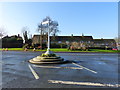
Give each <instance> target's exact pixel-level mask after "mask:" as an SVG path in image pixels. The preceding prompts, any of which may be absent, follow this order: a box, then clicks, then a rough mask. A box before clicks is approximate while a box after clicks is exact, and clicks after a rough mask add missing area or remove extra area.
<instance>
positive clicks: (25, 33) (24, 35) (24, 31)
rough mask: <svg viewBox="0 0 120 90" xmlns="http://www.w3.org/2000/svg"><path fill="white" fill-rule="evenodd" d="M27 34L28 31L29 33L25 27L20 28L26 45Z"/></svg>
mask: <svg viewBox="0 0 120 90" xmlns="http://www.w3.org/2000/svg"><path fill="white" fill-rule="evenodd" d="M29 32H30V31H29V28H28V27H27V26H25V27H23V28H22V34H23V37H24V41H25V43H28V35H29Z"/></svg>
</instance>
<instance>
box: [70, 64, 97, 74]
mask: <svg viewBox="0 0 120 90" xmlns="http://www.w3.org/2000/svg"><path fill="white" fill-rule="evenodd" d="M72 64H74V65H76V66H79V67H81V68H84V69H86V70H88V71H91V72H93V73H97V72H96V71H93V70H91V69H88V68H86V67H83V66H81V65H79V64H76V63H72Z"/></svg>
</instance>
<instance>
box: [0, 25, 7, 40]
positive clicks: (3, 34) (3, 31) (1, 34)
mask: <svg viewBox="0 0 120 90" xmlns="http://www.w3.org/2000/svg"><path fill="white" fill-rule="evenodd" d="M5 35H6V31H5V28H3V27H0V38H2V37H3V36H5Z"/></svg>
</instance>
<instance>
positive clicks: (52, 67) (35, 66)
mask: <svg viewBox="0 0 120 90" xmlns="http://www.w3.org/2000/svg"><path fill="white" fill-rule="evenodd" d="M33 66H34V67H42V68H66V69H83V68H76V67H56V66H38V65H33Z"/></svg>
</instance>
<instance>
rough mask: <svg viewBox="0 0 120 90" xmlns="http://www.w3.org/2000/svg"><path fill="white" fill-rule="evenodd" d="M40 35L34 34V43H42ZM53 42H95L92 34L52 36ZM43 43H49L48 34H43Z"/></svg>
mask: <svg viewBox="0 0 120 90" xmlns="http://www.w3.org/2000/svg"><path fill="white" fill-rule="evenodd" d="M40 38H41V36H40V35H34V36H33V39H32V43H33V44H34V45H41V44H40V40H41V39H40ZM50 40H51V44H63V45H66V46H67V45H71V44H72V43H73V42H77V43H89V46H90V43H93V37H92V36H73V35H71V36H50ZM42 43H43V44H46V45H47V36H45V35H43V36H42Z"/></svg>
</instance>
